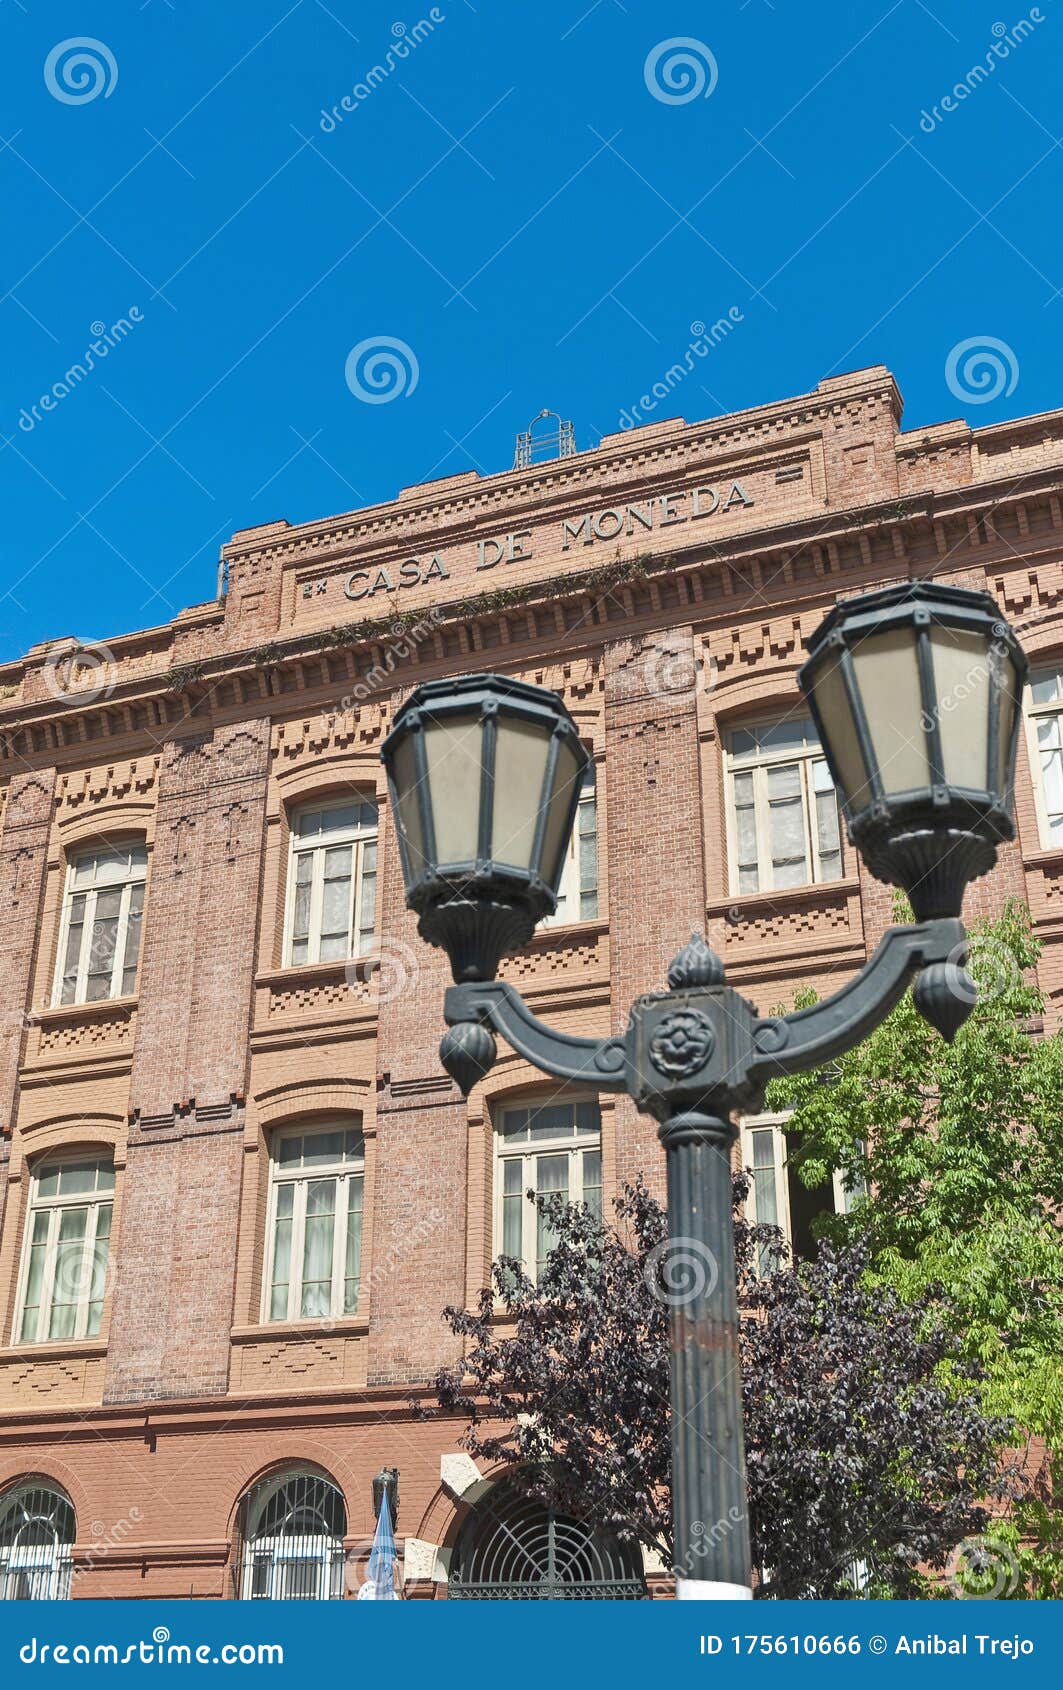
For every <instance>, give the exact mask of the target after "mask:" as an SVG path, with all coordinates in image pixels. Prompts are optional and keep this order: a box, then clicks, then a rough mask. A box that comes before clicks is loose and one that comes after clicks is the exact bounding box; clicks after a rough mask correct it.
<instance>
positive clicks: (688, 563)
mask: <svg viewBox="0 0 1063 1690" xmlns="http://www.w3.org/2000/svg"><path fill="white" fill-rule="evenodd" d="M1061 493H1063V466H1058V465H1050V466H1041V467H1038V468H1036V469H1032V470H1027V471H1024V472H1021V473H1019V472H1016V473H1014V474H1012V475H1010V476H1007V477H1005V478H1001V479H1000V480H997V481H992V482H984V481H983V482H978V483H972V484H969V485H965V486H962V487H955V488H949V489H947V490H946V491H944V492H937V493H935V492H932V491H931V492H925V493H924V492H920V493H917V494H912V495H908V496H905V497H898V498H896V499H889V500H884V501H877V502H875V503H873V504H870V505H862V506H854V507H850V508H847V509H842V510H833V509H826V508H825V509H823V510H820V511H816V512H814V513H810V514H809V515H807V516H803V517H801V518H799V519H797V520H795V521H793V522H791V523H788V524H786V525H785V526H777V527H772V528H766V529H758V530H750V531H747V532H744V533H742V534H738V535H735V536H733V537H729V538H728V539H727V540H726V541H715V542H714V541H709V540H705V539H704V538H701V539H698V540H696V541H692V542H691V544H690V545H688V546H685V547H678V548H676V549H674V550H670V551H668V552H666V553H664V554H661V555H660V556H658V557H654V556H653V555H652V554H650V555H649V556H648V557H647V558H646V560H645V563H644V567H643V570H642V572H641V573H640V572H638V571H637V570H636V568H635V564H636V560H635V559H633V558H629V559H627V560H621V561H620V563H619V564H618V565H617V567H618V568H619V569H620V570H621V572H622V571H623V570H625V569H627V570H629V571H630V575H629V578H628V579H626V580H625V579H623V578H622V576H621V579H619V580H618V581H617V582H616V583H615V584H612V585H610V584H609V582H608V576H609V570H610V567H611V566H605V567H604V568H603V567H602V566H598V567H597V568H591V569H585V570H578V571H574V572H573V573H572V574H571V575H569V576H564V575H557V574H553V575H547V576H545V577H544V578H542V579H540V580H537V581H532V582H529V583H527V584H526V585H521V586H519V587H514V588H510V589H503V590H502V591H501V592H497V593H493V592H490V591H488V592H484V593H481V594H473V595H464V596H462V597H460V598H456V599H453V600H450V601H448V602H446V603H444V604H442V605H439V606H437V609H436V614H437V616H438V618H439V620H438V623H437V625H436V627H435V629H434V631H433V633H432V634H431V635H430V636H429V637H428V639H427V640H425V642H424V643H423V644H422V645H420V646H418V647H415V651H414V656H413V658H412V659H408V660H405V661H403V662H402V663H401V664H399V665H396V666H395V667H394V671H393V685H394V687H398V688H402V687H405V686H409V685H413V684H415V683H416V681H418V680H420V679H421V678H422V677H423V676H427V675H429V674H434V673H437V672H446V671H447V670H450V669H453V667H454V665H455V661H458V662H459V663H462V664H465V665H466V666H467V665H469V664H472V665H475V664H478V663H482V662H484V661H487V662H491V661H497V662H499V663H501V664H503V665H504V666H507V667H509V666H512V664H513V663H514V661H519V662H520V663H522V664H525V665H536V664H542V663H546V664H556V663H564V662H565V661H568V660H570V659H574V658H576V657H577V656H580V655H582V654H584V653H585V650H586V648H588V647H590V648H593V647H595V646H598V645H600V644H601V643H602V640H603V638H604V639H606V640H614V639H616V638H619V637H625V638H629V637H631V636H632V634H634V633H637V632H641V631H643V630H644V629H645V628H646V627H652V626H654V625H655V624H657V623H660V622H662V621H664V622H667V623H669V624H673V623H674V621H675V618H676V615H677V614H678V615H679V616H680V617H681V618H682V620H683V621H684V622H694V623H696V624H698V625H699V626H711V625H713V624H714V623H715V622H717V621H720V620H722V621H724V622H727V621H730V620H733V617H734V614H735V609H736V600H737V599H738V598H739V597H740V595H741V593H742V592H743V591H745V590H746V588H747V587H751V588H752V590H753V591H754V592H755V593H756V595H757V598H758V600H759V602H758V604H757V606H756V607H755V609H754V614H756V615H761V616H764V615H770V614H772V613H774V612H775V611H777V610H778V611H782V610H790V609H792V607H793V605H794V604H795V603H805V604H811V603H814V602H815V600H816V598H817V597H822V598H823V600H824V601H825V602H830V601H831V600H833V598H834V597H835V596H836V594H837V592H838V590H839V588H840V587H842V586H843V585H845V586H850V587H852V588H853V589H854V590H855V589H856V588H857V587H859V586H861V585H863V584H864V583H865V582H866V581H867V580H878V579H880V578H881V577H882V576H883V575H884V574H889V575H900V574H903V573H904V571H905V568H906V566H907V563H908V561H909V558H910V557H911V555H912V554H913V553H915V552H917V551H919V550H920V548H922V549H923V550H924V551H925V552H927V553H928V555H929V557H930V558H932V559H936V560H938V561H939V562H940V563H942V564H943V565H945V566H947V567H948V568H949V569H951V570H961V569H963V568H964V567H974V568H978V569H990V570H993V571H995V572H996V573H997V574H998V575H1001V574H1004V575H1006V574H1007V573H1009V572H1012V571H1017V570H1022V569H1027V570H1028V569H1030V568H1031V567H1034V566H1035V565H1036V564H1037V562H1038V561H1039V558H1040V557H1041V556H1042V555H1044V554H1055V555H1058V554H1059V552H1060V548H1061V542H1063V508H1061V501H1060V494H1061ZM1004 510H1008V511H1014V512H1015V513H1016V516H1015V522H1016V532H1017V533H1021V534H1022V547H1023V550H1022V554H1021V555H1020V554H1019V553H1018V552H1017V551H1016V550H1015V548H1014V547H1013V546H1010V545H1009V544H1008V543H1007V542H1006V541H1002V540H1001V539H1000V538H999V536H998V535H997V534H996V533H995V532H994V530H993V525H992V515H993V513H994V512H1001V511H1004ZM1038 512H1040V514H1042V515H1043V516H1047V522H1042V524H1041V531H1040V532H1037V533H1034V532H1032V531H1031V523H1030V518H1031V516H1032V515H1035V514H1037V513H1038ZM987 519H988V521H987ZM963 521H966V523H967V532H966V534H965V535H963V536H962V538H960V539H959V540H958V541H957V538H956V537H953V538H952V540H951V541H950V540H948V539H947V538H946V536H945V531H944V530H945V525H946V524H947V523H950V522H952V523H955V522H963ZM873 537H877V538H878V541H879V543H880V544H881V542H883V541H884V542H885V548H886V550H885V554H884V555H879V556H878V557H877V558H876V557H875V556H874V555H873V554H874V546H873V544H872V538H873ZM847 543H848V544H850V546H851V548H852V555H851V556H850V557H849V558H844V557H842V556H841V549H842V548H844V547H845V546H846V544H847ZM799 557H806V558H810V559H811V563H812V574H811V575H809V574H808V572H807V570H806V572H805V573H804V575H803V576H802V577H801V578H800V579H797V578H796V575H795V573H794V570H793V565H794V562H795V561H796V560H797V559H798V558H799ZM729 572H735V573H737V574H738V575H739V576H740V578H741V581H742V583H743V585H742V586H741V587H739V588H738V589H737V591H736V588H735V585H734V581H733V580H732V579H730V578H729ZM765 574H766V575H767V577H768V585H769V587H770V588H771V589H772V592H771V596H768V593H767V590H766V589H765V588H764V586H763V579H764V576H765ZM721 576H722V577H723V581H722V588H723V590H722V591H721V590H716V591H714V592H706V590H705V589H706V587H707V585H708V584H709V583H711V581H712V579H713V577H716V578H717V579H719V578H720V577H721ZM643 590H645V593H646V595H647V597H648V603H646V604H645V605H643V606H640V605H638V604H637V602H636V599H637V595H638V594H639V593H640V592H642V591H643ZM607 591H608V592H611V593H613V594H614V595H615V597H616V598H617V599H619V600H620V601H621V602H622V603H623V604H624V606H625V610H626V616H625V620H624V622H623V634H622V635H621V632H620V623H619V621H617V620H614V619H613V618H610V617H608V616H607V615H605V614H599V613H600V612H601V610H602V602H603V599H604V596H605V593H606V592H607ZM665 592H666V593H668V595H669V596H668V603H667V604H666V605H665V604H662V602H661V599H662V593H665ZM574 609H575V612H576V614H577V618H578V625H576V626H571V625H570V624H569V622H568V620H567V616H566V613H569V614H571V613H573V610H574ZM544 610H545V611H547V612H548V616H547V619H546V621H545V622H544V624H543V626H540V625H539V622H538V621H537V616H539V617H541V616H542V613H543V611H544ZM419 615H420V616H421V617H422V618H423V615H424V613H423V612H420V613H419V612H416V611H413V612H410V613H408V623H409V624H413V623H415V622H416V621H417V620H418V616H419ZM394 627H395V614H394V611H393V610H391V609H389V613H388V614H387V615H386V616H382V617H380V618H377V619H374V620H373V621H368V620H367V621H364V622H361V623H352V624H341V625H335V626H330V627H326V628H324V629H316V630H308V631H306V632H298V633H293V634H280V633H278V635H277V636H276V637H275V638H274V639H271V640H270V641H268V642H266V643H265V644H263V645H259V646H254V647H247V648H243V649H237V650H228V651H224V652H219V653H217V654H216V655H213V656H208V657H206V658H204V659H202V660H201V661H199V662H196V663H194V664H191V665H185V666H183V667H181V668H178V669H176V670H174V669H171V670H165V671H163V670H160V671H155V672H152V673H149V674H144V673H143V672H142V673H140V674H138V675H136V676H133V677H130V678H129V679H126V680H120V681H119V682H118V683H117V684H116V686H115V688H114V690H113V691H112V692H111V693H110V694H109V695H108V696H107V697H105V698H100V699H95V698H94V699H92V700H91V701H90V702H89V703H87V704H86V705H83V706H81V707H79V706H78V704H77V700H76V695H69V696H67V697H65V698H63V699H46V700H39V701H37V702H34V703H32V704H23V703H20V702H7V703H5V702H3V701H0V777H2V775H3V772H4V770H5V767H6V769H8V770H10V771H11V772H18V771H21V770H22V769H26V768H35V767H42V766H48V765H57V766H60V767H66V768H69V767H72V766H81V765H84V763H85V762H86V759H87V758H91V759H92V760H93V761H94V762H96V763H107V762H108V761H110V760H113V759H117V758H120V757H129V756H133V755H141V754H143V753H144V751H145V750H151V749H154V750H158V748H159V746H160V744H161V742H162V741H163V740H168V739H172V738H174V737H179V736H188V735H193V734H195V733H197V732H199V733H203V732H205V731H207V730H208V729H210V728H212V727H214V726H216V725H218V724H220V723H230V722H235V721H239V720H241V719H246V718H247V717H248V716H255V715H260V714H263V713H265V714H270V715H278V716H282V715H283V716H286V715H288V714H289V713H296V712H297V711H298V710H300V709H304V708H306V709H312V710H314V711H320V710H321V709H322V708H327V707H328V704H329V703H330V702H331V703H332V705H333V706H335V701H336V696H337V693H342V691H343V690H344V689H345V688H347V689H348V690H349V688H350V686H352V685H354V684H357V683H358V681H359V680H360V678H361V677H362V676H363V675H364V673H365V667H363V666H368V667H370V668H371V667H373V666H374V665H379V666H385V665H386V657H387V651H388V647H389V644H391V643H392V642H393V641H394V639H395V637H396V636H395V634H394ZM485 632H490V634H491V638H490V639H489V640H488V639H486V638H484V634H485ZM455 633H457V634H458V637H459V642H460V645H461V650H460V652H458V653H455V652H454V651H452V650H450V651H448V650H447V645H446V636H448V635H450V636H453V635H454V634H455ZM131 637H132V636H131ZM142 637H143V636H137V638H142ZM568 640H571V642H572V643H571V646H567V647H565V648H563V649H562V650H561V651H560V652H559V651H558V642H559V641H568ZM481 654H483V655H481ZM488 654H490V655H488ZM222 687H224V688H225V689H226V690H227V696H226V697H225V698H224V699H221V700H219V699H218V697H217V693H218V689H219V688H222ZM390 696H391V695H390V694H389V693H387V692H385V691H383V690H381V691H380V693H379V694H378V695H377V696H376V697H374V698H373V699H371V700H369V701H367V702H370V703H371V704H372V706H373V708H374V709H375V710H378V711H379V710H380V709H381V707H385V708H386V707H387V705H388V704H389V702H390Z"/></svg>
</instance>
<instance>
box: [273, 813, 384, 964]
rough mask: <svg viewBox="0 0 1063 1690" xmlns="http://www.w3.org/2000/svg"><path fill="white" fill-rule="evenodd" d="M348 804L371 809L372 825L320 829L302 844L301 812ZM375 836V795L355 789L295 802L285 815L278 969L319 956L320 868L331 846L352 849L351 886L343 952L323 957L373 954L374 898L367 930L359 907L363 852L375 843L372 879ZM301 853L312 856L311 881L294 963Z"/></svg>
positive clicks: (375, 868)
mask: <svg viewBox="0 0 1063 1690" xmlns="http://www.w3.org/2000/svg"><path fill="white" fill-rule="evenodd" d="M352 804H356V805H358V806H359V807H362V808H364V807H371V808H372V809H373V811H374V812H375V820H374V822H373V825H372V827H370V826H369V824H368V823H363V822H356V823H354V824H353V825H350V826H346V827H337V828H334V829H331V830H328V829H323V830H322V833H321V836H320V837H319V838H317V839H315V840H314V841H313V843H312V844H311V843H308V844H301V843H300V836H299V823H300V821H301V820H302V819H303V817H305V816H310V815H318V814H320V815H321V816H322V817H325V816H327V815H329V813H330V812H332V811H336V810H341V809H347V808H349V807H350V806H351V805H352ZM379 840H380V810H379V805H378V804H377V800H376V797H375V795H373V796H370V795H368V794H365V793H356V794H354V795H352V797H350V798H346V799H338V798H331V799H320V800H318V801H317V802H312V801H311V802H308V803H305V804H300V805H299V806H298V807H297V808H296V809H293V810H292V812H291V815H290V817H289V828H288V864H287V880H286V886H285V898H284V941H283V947H282V967H284V968H306V967H309V966H310V965H311V964H313V963H317V962H320V961H321V960H322V959H321V915H322V903H323V898H324V893H323V887H324V878H325V876H324V867H325V853H326V852H327V851H329V850H332V849H333V848H334V847H337V846H338V847H343V846H347V845H349V846H350V847H351V890H350V896H349V900H348V906H347V952H346V956H344V957H332V958H329V957H326V958H325V959H324V960H325V961H326V962H329V961H332V962H346V961H350V959H351V958H352V957H357V956H370V955H371V954H372V952H373V949H374V946H375V942H376V934H377V928H378V925H379V899H378V898H377V897H376V895H375V892H374V904H373V922H372V928H371V929H370V931H369V932H368V934H363V933H362V922H361V909H362V898H363V894H364V889H365V880H366V878H367V876H366V872H365V854H366V846H367V845H374V846H376V847H377V848H378V856H377V859H376V862H375V863H374V866H373V869H372V871H371V874H370V876H368V878H371V879H372V880H374V881H376V879H377V876H378V873H379ZM302 856H309V857H310V858H311V879H310V909H309V913H308V916H307V947H306V949H307V954H306V956H305V957H304V958H302V959H300V961H298V962H293V960H292V951H293V948H294V944H295V937H294V932H293V929H294V925H295V896H296V875H297V872H298V866H299V864H298V859H299V858H300V857H302Z"/></svg>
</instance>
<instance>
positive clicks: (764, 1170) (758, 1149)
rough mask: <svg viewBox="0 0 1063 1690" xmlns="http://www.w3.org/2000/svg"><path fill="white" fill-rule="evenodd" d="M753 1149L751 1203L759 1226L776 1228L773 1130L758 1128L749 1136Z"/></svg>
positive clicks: (777, 1215) (776, 1205) (777, 1202)
mask: <svg viewBox="0 0 1063 1690" xmlns="http://www.w3.org/2000/svg"><path fill="white" fill-rule="evenodd" d="M750 1138H751V1139H752V1149H753V1202H754V1207H755V1209H756V1216H757V1221H758V1223H759V1224H760V1225H761V1226H778V1224H779V1198H778V1191H777V1189H776V1182H775V1130H774V1128H773V1127H760V1128H758V1129H757V1131H756V1132H754V1133H751V1134H750Z"/></svg>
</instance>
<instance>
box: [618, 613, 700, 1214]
mask: <svg viewBox="0 0 1063 1690" xmlns="http://www.w3.org/2000/svg"><path fill="white" fill-rule="evenodd" d="M697 685H698V670H697V668H696V666H695V654H694V642H693V635H692V632H691V630H690V628H671V629H665V630H662V631H661V632H660V633H655V634H653V635H651V636H649V637H647V638H645V639H643V640H634V641H633V640H620V641H617V642H616V643H615V644H612V645H608V646H606V648H605V769H606V782H607V802H608V806H609V946H610V959H611V992H612V1002H613V1027H614V1030H615V1031H617V1032H620V1031H622V1030H623V1028H624V1027H625V1026H626V1024H627V1017H628V1011H629V1009H630V1006H631V1001H632V999H633V998H636V997H638V996H639V995H640V994H641V993H643V992H648V991H660V990H662V989H663V988H664V986H665V985H666V983H667V982H666V972H667V968H668V964H669V962H671V960H672V958H673V957H674V956H675V954H676V952H677V951H678V950H679V949H680V948H681V947H682V946H683V945H684V944H685V943H686V941H687V940H688V939H689V937H690V933H691V930H692V929H693V928H699V929H700V928H702V927H704V923H705V865H704V852H703V847H702V819H701V818H702V807H701V779H700V771H699V760H698V725H697V711H696V702H697V698H696V689H697ZM616 1135H617V1144H616V1169H617V1180H618V1183H623V1181H625V1180H630V1179H633V1178H634V1177H635V1175H636V1174H639V1173H642V1174H644V1175H645V1176H646V1178H647V1179H648V1180H649V1181H650V1182H651V1184H653V1185H655V1186H657V1187H658V1188H663V1182H664V1158H663V1153H662V1151H661V1149H660V1146H659V1144H658V1141H657V1129H656V1126H655V1124H654V1122H653V1121H651V1120H650V1118H649V1117H648V1116H646V1115H640V1114H639V1113H638V1112H637V1111H636V1109H635V1106H634V1104H632V1103H631V1102H630V1100H629V1099H628V1098H626V1097H623V1098H620V1099H619V1100H618V1105H617V1111H616Z"/></svg>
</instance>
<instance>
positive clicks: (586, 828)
mask: <svg viewBox="0 0 1063 1690" xmlns="http://www.w3.org/2000/svg"><path fill="white" fill-rule="evenodd" d="M597 916H598V800H597V795H596V791H595V781H594V763H593V762H591V763H590V764H589V765H588V767H587V772H586V774H585V775H584V777H583V786H582V788H581V790H580V799H579V805H578V807H577V809H576V819H575V821H574V822H573V824H572V837H571V839H570V840H569V844H568V850H567V851H566V853H565V861H564V864H563V865H562V869H561V882H560V885H559V886H558V889H557V909H556V910H555V912H554V914H553V915H551V916H547V917H546V919H545V920H544V921H541V922H540V923H539V925H540V927H565V926H567V925H568V924H569V923H570V922H573V921H594V920H596V919H597Z"/></svg>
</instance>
